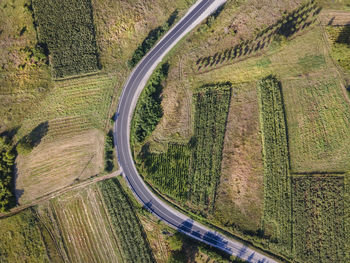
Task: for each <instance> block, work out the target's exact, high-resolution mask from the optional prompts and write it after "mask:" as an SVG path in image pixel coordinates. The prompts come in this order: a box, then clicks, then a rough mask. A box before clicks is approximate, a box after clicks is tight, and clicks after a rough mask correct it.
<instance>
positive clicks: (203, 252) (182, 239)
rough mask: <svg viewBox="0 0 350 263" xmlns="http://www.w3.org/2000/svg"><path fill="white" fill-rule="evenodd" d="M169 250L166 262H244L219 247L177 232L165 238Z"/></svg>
mask: <svg viewBox="0 0 350 263" xmlns="http://www.w3.org/2000/svg"><path fill="white" fill-rule="evenodd" d="M167 241H168V243H169V247H170V250H171V254H170V257H169V259H168V263H180V262H187V260H188V259H192V260H193V261H191V262H207V263H229V262H230V263H244V262H245V261H242V260H240V259H237V258H235V257H233V256H229V255H228V254H226V253H224V252H222V251H221V250H219V249H216V248H213V247H211V246H209V245H206V244H203V243H201V242H198V241H196V240H193V239H192V238H190V237H187V236H185V235H183V234H181V233H179V232H177V233H175V234H173V235H172V236H169V237H168V238H167Z"/></svg>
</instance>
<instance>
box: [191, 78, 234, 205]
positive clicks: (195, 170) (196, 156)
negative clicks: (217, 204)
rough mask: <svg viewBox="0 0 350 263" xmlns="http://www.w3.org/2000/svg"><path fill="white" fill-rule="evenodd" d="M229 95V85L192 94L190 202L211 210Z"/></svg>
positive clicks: (218, 172) (218, 169)
mask: <svg viewBox="0 0 350 263" xmlns="http://www.w3.org/2000/svg"><path fill="white" fill-rule="evenodd" d="M230 98H231V86H230V85H229V84H224V85H221V86H219V87H215V88H214V89H213V88H210V89H208V90H207V91H204V92H198V93H197V94H195V95H194V103H195V108H196V111H195V116H194V138H193V142H192V144H193V145H194V146H193V148H194V149H193V152H192V162H191V173H190V178H189V185H190V200H191V202H192V203H194V204H196V205H198V206H200V207H203V208H209V210H212V209H213V207H214V201H215V195H216V189H217V186H218V184H219V181H220V175H221V160H222V149H223V144H224V136H225V129H226V121H227V115H228V110H229V104H230Z"/></svg>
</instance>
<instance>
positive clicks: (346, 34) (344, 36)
mask: <svg viewBox="0 0 350 263" xmlns="http://www.w3.org/2000/svg"><path fill="white" fill-rule="evenodd" d="M336 42H337V43H339V44H346V45H348V47H349V46H350V26H344V27H343V30H341V31H340V33H339V35H338V38H337V40H336Z"/></svg>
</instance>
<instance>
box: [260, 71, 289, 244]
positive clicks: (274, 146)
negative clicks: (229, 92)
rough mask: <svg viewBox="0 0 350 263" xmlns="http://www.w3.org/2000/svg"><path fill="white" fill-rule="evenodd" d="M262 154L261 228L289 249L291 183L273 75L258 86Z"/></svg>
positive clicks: (279, 96)
mask: <svg viewBox="0 0 350 263" xmlns="http://www.w3.org/2000/svg"><path fill="white" fill-rule="evenodd" d="M258 90H259V91H258V92H259V96H260V98H259V101H260V124H261V130H262V141H263V158H264V231H265V233H266V234H267V235H271V238H272V240H275V241H277V242H278V243H279V245H282V246H284V247H287V249H289V250H290V249H291V241H292V240H291V238H292V237H291V235H290V233H291V197H290V193H291V188H290V187H291V185H290V178H289V176H288V175H289V159H288V158H289V157H288V145H287V128H286V120H285V111H284V106H283V97H282V86H281V83H280V82H279V81H278V80H277V79H276V77H274V76H268V77H266V78H264V79H262V80H261V81H260V83H259V87H258Z"/></svg>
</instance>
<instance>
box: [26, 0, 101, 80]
mask: <svg viewBox="0 0 350 263" xmlns="http://www.w3.org/2000/svg"><path fill="white" fill-rule="evenodd" d="M32 5H33V10H34V16H35V23H36V26H37V27H38V36H39V40H40V42H41V43H42V46H45V47H46V51H47V52H48V55H49V56H50V63H51V65H52V69H53V72H52V74H53V76H54V77H56V78H61V77H65V76H68V75H77V74H81V73H86V72H92V71H96V70H98V69H99V60H98V53H97V46H96V40H95V29H94V24H93V18H92V6H91V0H33V1H32Z"/></svg>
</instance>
